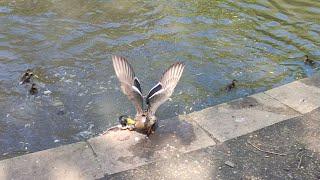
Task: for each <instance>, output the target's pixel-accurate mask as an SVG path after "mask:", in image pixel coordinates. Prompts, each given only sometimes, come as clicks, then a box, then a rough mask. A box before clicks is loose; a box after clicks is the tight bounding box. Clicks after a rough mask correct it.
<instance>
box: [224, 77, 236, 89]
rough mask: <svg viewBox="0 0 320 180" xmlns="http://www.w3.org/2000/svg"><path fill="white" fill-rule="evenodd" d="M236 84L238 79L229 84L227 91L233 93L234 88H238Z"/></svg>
mask: <svg viewBox="0 0 320 180" xmlns="http://www.w3.org/2000/svg"><path fill="white" fill-rule="evenodd" d="M236 82H238V81H237V80H236V79H234V80H232V82H231V84H229V85H228V86H227V87H226V90H227V91H231V90H232V89H233V88H235V87H236Z"/></svg>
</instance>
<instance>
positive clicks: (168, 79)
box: [146, 62, 185, 114]
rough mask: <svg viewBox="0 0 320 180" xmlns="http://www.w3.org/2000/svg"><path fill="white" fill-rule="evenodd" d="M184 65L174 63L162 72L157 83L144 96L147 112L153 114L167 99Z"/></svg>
mask: <svg viewBox="0 0 320 180" xmlns="http://www.w3.org/2000/svg"><path fill="white" fill-rule="evenodd" d="M184 67H185V65H184V64H183V63H181V62H177V63H174V64H173V65H171V66H170V67H169V68H168V69H167V70H166V71H165V72H164V73H163V75H162V77H161V78H160V81H159V83H158V84H156V85H155V86H154V87H153V88H151V90H150V91H149V93H148V95H147V98H146V103H147V104H148V111H149V112H151V113H152V114H154V113H155V112H156V111H157V109H158V107H159V106H160V105H161V104H163V103H164V102H165V101H167V100H168V99H169V97H170V96H171V95H172V93H173V91H174V88H175V87H176V86H177V84H178V82H179V80H180V78H181V76H182V73H183V70H184Z"/></svg>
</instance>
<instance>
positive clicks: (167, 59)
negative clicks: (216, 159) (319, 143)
mask: <svg viewBox="0 0 320 180" xmlns="http://www.w3.org/2000/svg"><path fill="white" fill-rule="evenodd" d="M319 43H320V1H317V0H303V1H302V0H300V1H297V0H278V1H275V0H273V1H267V0H257V1H253V0H246V1H235V0H234V1H231V0H229V1H227V0H225V1H212V0H208V1H204V0H198V1H186V0H185V1H183V0H181V1H131V0H130V1H110V0H100V1H94V0H91V1H84V0H51V1H50V0H38V1H36V0H33V1H31V0H27V1H12V0H11V1H6V0H4V1H0V108H1V111H0V158H6V157H9V156H15V155H18V154H23V153H27V152H34V151H38V150H42V149H47V148H51V147H55V146H58V145H61V144H68V143H71V142H75V141H79V140H82V139H86V138H89V137H91V136H94V135H96V134H98V133H100V132H102V131H103V130H105V129H107V128H108V127H110V126H113V125H115V124H117V117H118V116H119V115H121V114H131V115H134V108H133V106H132V105H131V103H130V102H129V101H128V100H127V99H126V97H125V96H124V95H123V94H122V93H121V92H120V91H119V87H118V82H117V79H116V78H115V76H114V71H113V68H112V64H111V55H112V54H113V55H115V54H118V55H123V56H125V57H127V58H128V59H129V60H130V62H131V63H132V65H133V67H134V69H135V71H136V75H137V76H138V77H139V79H140V81H141V82H142V88H143V90H144V92H145V93H146V92H147V91H148V90H149V89H150V88H151V87H152V86H153V85H155V83H156V82H157V81H158V79H159V77H160V75H161V73H162V72H163V71H164V70H165V69H166V68H167V67H168V66H170V64H172V63H173V62H175V61H183V62H184V63H185V64H186V69H185V72H184V74H183V77H182V79H181V82H180V83H179V84H178V87H177V89H176V91H175V93H174V94H173V97H172V101H169V102H167V103H166V104H164V105H163V106H161V107H160V109H159V111H158V116H159V118H163V119H164V118H168V117H173V116H175V115H177V114H184V113H189V112H192V111H195V110H200V109H203V108H205V107H208V106H212V105H215V104H218V103H222V102H225V101H228V100H231V99H235V98H239V97H244V96H247V95H249V94H253V93H257V92H261V91H264V90H267V89H270V88H272V87H276V86H279V85H281V84H285V83H288V82H291V81H294V80H296V79H300V78H304V77H307V76H310V75H312V74H313V73H315V72H316V71H317V69H318V65H316V66H314V67H310V66H308V65H305V64H304V63H303V56H304V55H305V54H308V55H309V56H310V57H311V58H312V59H314V60H319V56H320V49H319ZM27 68H32V69H33V70H34V71H35V74H37V75H38V76H39V78H35V79H34V81H35V82H36V83H37V85H38V87H39V90H40V92H39V94H38V95H37V96H30V95H29V94H28V90H29V88H30V86H28V85H22V86H19V85H18V82H19V78H20V76H21V74H22V73H23V72H24V71H25V70H26V69H27ZM232 79H237V80H238V81H239V84H238V86H237V88H236V89H235V90H233V91H231V92H226V91H224V87H225V86H226V85H227V84H228V83H230V82H231V81H232ZM47 90H50V91H51V92H52V93H51V94H49V95H44V91H47Z"/></svg>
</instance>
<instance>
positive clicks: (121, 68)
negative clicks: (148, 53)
mask: <svg viewBox="0 0 320 180" xmlns="http://www.w3.org/2000/svg"><path fill="white" fill-rule="evenodd" d="M112 62H113V67H114V70H115V73H116V75H117V77H118V80H119V81H120V86H121V90H122V92H123V93H124V94H125V95H127V97H128V99H129V100H130V101H131V102H132V103H133V105H134V106H135V109H136V116H135V118H134V119H130V118H128V117H126V116H123V117H121V119H120V120H121V121H122V124H123V125H129V126H131V127H132V126H133V128H132V129H133V130H137V131H140V132H144V133H146V134H147V135H148V136H149V135H150V134H151V133H152V132H153V130H154V127H155V126H154V124H155V123H156V121H157V118H156V116H155V112H156V111H157V109H158V107H159V106H160V105H161V104H163V103H164V102H165V101H167V100H168V99H169V97H170V96H171V95H172V93H173V91H174V88H175V87H176V85H177V84H178V82H179V80H180V77H181V75H182V72H183V70H184V67H185V65H184V64H183V63H181V62H176V63H174V64H172V65H171V66H170V67H169V68H168V69H167V70H166V71H165V72H164V73H163V75H162V77H161V78H160V81H159V82H158V83H157V84H156V85H155V86H154V87H153V88H151V90H150V91H149V93H148V94H147V96H146V97H145V100H146V104H147V106H148V107H147V109H146V110H144V109H143V100H144V97H143V95H142V89H141V86H140V81H139V79H138V78H137V77H136V76H135V73H134V71H133V69H132V66H131V65H130V64H129V62H128V61H127V60H126V59H125V58H124V57H120V56H112Z"/></svg>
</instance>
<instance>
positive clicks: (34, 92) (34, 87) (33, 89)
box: [29, 83, 38, 95]
mask: <svg viewBox="0 0 320 180" xmlns="http://www.w3.org/2000/svg"><path fill="white" fill-rule="evenodd" d="M29 93H30V94H31V95H35V94H38V88H37V87H36V84H35V83H33V84H32V85H31V88H30V90H29Z"/></svg>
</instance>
